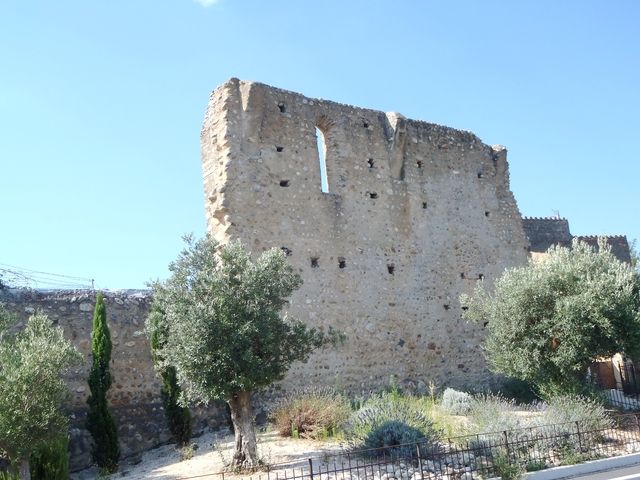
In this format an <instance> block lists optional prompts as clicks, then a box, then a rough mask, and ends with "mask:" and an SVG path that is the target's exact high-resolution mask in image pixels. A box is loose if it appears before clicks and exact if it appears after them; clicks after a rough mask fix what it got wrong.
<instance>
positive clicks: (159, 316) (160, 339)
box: [146, 284, 191, 446]
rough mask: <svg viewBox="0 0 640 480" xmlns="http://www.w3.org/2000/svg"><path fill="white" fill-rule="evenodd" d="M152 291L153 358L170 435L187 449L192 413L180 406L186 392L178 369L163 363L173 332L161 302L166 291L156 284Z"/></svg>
mask: <svg viewBox="0 0 640 480" xmlns="http://www.w3.org/2000/svg"><path fill="white" fill-rule="evenodd" d="M152 287H154V290H156V294H157V295H158V297H156V298H155V301H154V302H153V303H152V305H151V312H150V314H149V317H148V318H147V321H146V331H147V336H148V337H149V343H150V345H151V355H152V358H153V364H154V367H155V368H156V371H157V372H158V373H159V374H160V378H161V379H162V388H161V391H160V394H161V397H162V404H163V406H164V413H165V417H166V419H167V424H168V426H169V431H170V432H171V434H172V435H173V437H174V439H175V440H176V443H177V444H178V445H182V446H186V445H187V443H188V442H189V440H190V439H191V412H190V411H189V407H187V406H182V405H180V404H179V399H180V395H181V393H182V389H181V388H180V386H179V385H178V379H177V374H176V369H175V367H173V366H170V365H166V364H165V363H164V361H163V360H164V359H163V357H162V348H163V347H164V346H165V345H166V343H167V335H168V333H169V329H168V325H167V318H166V314H165V311H164V307H163V306H164V304H165V303H164V301H163V300H162V298H161V296H162V294H163V290H162V289H161V288H158V287H157V286H156V284H152Z"/></svg>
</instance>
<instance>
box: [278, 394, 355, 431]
mask: <svg viewBox="0 0 640 480" xmlns="http://www.w3.org/2000/svg"><path fill="white" fill-rule="evenodd" d="M350 414H351V405H350V403H349V400H348V399H347V398H346V397H344V396H343V395H341V394H339V393H337V392H335V391H334V390H332V389H329V388H322V389H307V390H303V391H300V392H297V393H294V394H293V395H291V396H290V397H288V398H286V399H283V400H281V401H280V402H279V403H278V404H277V405H276V406H275V407H274V409H273V410H272V412H271V416H270V417H271V421H272V423H273V424H274V425H275V428H276V430H278V432H280V435H282V436H284V437H294V438H299V437H302V438H313V439H317V438H326V437H329V436H334V435H335V434H336V433H337V431H338V428H339V426H340V425H341V424H342V423H344V422H345V421H346V420H347V419H348V418H349V415H350Z"/></svg>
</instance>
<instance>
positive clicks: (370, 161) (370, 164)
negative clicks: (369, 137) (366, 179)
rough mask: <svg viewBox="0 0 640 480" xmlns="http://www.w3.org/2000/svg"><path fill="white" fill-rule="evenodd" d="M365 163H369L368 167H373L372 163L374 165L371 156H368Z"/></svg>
mask: <svg viewBox="0 0 640 480" xmlns="http://www.w3.org/2000/svg"><path fill="white" fill-rule="evenodd" d="M367 163H368V164H369V168H373V165H374V161H373V158H370V159H369V160H367Z"/></svg>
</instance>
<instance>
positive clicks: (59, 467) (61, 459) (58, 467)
mask: <svg viewBox="0 0 640 480" xmlns="http://www.w3.org/2000/svg"><path fill="white" fill-rule="evenodd" d="M30 467H31V478H34V479H37V480H68V478H69V438H68V437H67V436H66V435H64V436H60V437H59V438H56V439H54V440H51V441H49V442H47V443H46V444H43V445H40V446H39V447H38V448H37V449H36V450H35V451H34V452H33V453H32V454H31V464H30Z"/></svg>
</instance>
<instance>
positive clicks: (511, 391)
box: [495, 378, 540, 404]
mask: <svg viewBox="0 0 640 480" xmlns="http://www.w3.org/2000/svg"><path fill="white" fill-rule="evenodd" d="M495 392H496V393H497V394H498V395H501V396H503V397H506V398H511V399H513V400H515V401H516V402H518V403H522V404H524V403H532V402H537V401H538V400H540V397H539V396H538V394H537V393H536V389H535V388H534V386H533V385H531V384H530V383H529V382H525V381H523V380H519V379H517V378H506V379H505V380H504V381H503V382H502V385H500V387H499V388H497V389H496V390H495Z"/></svg>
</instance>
